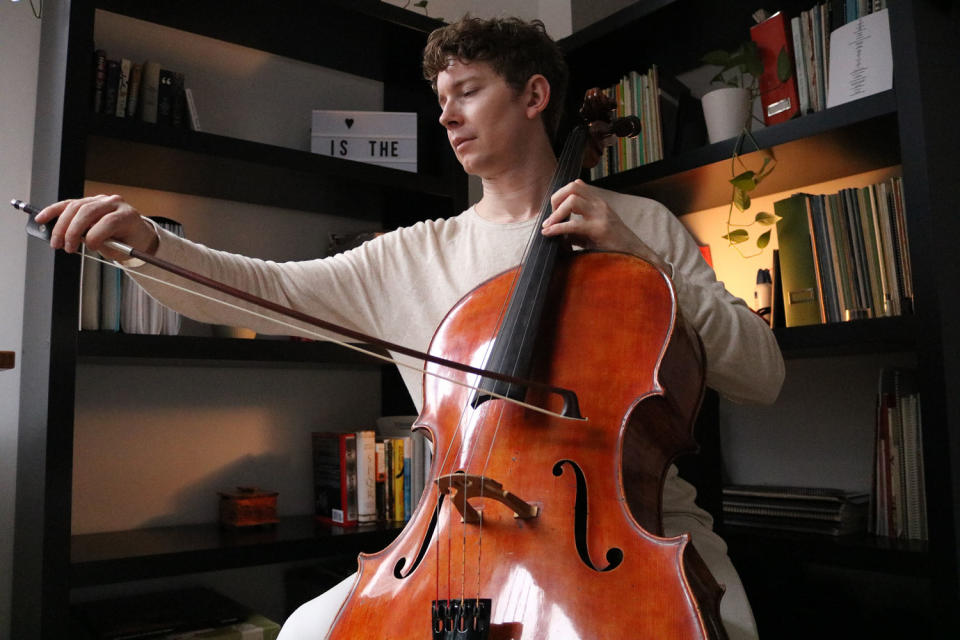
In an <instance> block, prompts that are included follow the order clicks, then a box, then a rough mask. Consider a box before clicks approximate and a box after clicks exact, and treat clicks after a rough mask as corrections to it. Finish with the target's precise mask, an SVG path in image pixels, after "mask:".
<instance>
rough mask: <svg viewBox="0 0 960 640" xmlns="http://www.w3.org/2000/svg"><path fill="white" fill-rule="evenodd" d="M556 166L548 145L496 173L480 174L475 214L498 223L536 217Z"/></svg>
mask: <svg viewBox="0 0 960 640" xmlns="http://www.w3.org/2000/svg"><path fill="white" fill-rule="evenodd" d="M556 166H557V161H556V158H555V157H554V155H553V151H552V150H550V149H549V148H548V149H546V150H543V151H542V152H541V153H538V154H533V157H532V158H531V157H528V158H527V159H525V160H524V161H522V162H517V163H515V164H514V165H513V167H512V168H510V169H508V170H506V171H504V172H502V173H500V174H498V175H492V176H487V177H484V178H483V179H482V180H483V197H482V198H481V199H480V201H479V202H477V204H476V205H475V210H476V212H477V215H479V216H480V217H482V218H484V219H486V220H489V221H491V222H500V223H508V222H522V221H524V220H529V219H531V218H533V217H535V216H537V215H538V214H539V213H540V206H541V204H542V203H543V198H544V195H545V194H546V192H547V189H549V187H550V182H551V180H552V179H553V174H554V171H555V170H556Z"/></svg>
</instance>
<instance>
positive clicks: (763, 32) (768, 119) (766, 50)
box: [750, 11, 800, 126]
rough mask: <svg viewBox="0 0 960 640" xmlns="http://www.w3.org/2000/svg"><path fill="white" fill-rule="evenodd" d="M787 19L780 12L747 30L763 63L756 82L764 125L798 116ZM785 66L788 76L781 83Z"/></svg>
mask: <svg viewBox="0 0 960 640" xmlns="http://www.w3.org/2000/svg"><path fill="white" fill-rule="evenodd" d="M791 30H792V27H790V26H789V25H788V23H787V19H786V16H784V14H783V13H782V12H780V11H778V12H777V13H775V14H773V15H772V16H770V17H769V18H767V19H766V20H764V21H763V22H760V23H759V24H755V25H753V26H752V27H750V39H751V40H753V41H754V42H755V43H756V44H757V53H758V54H759V55H760V62H761V63H762V64H763V73H762V74H761V75H760V77H759V78H758V79H757V81H758V84H759V89H760V104H761V106H762V108H763V122H764V124H766V125H767V126H770V125H773V124H777V123H779V122H784V121H786V120H789V119H790V118H792V117H794V116H796V115H798V114H799V113H800V97H799V95H798V92H797V77H796V74H795V73H794V71H793V70H794V69H795V67H796V65H795V64H794V61H793V56H794V54H793V42H792V40H791ZM783 65H786V66H787V68H788V70H789V72H790V75H789V77H788V78H787V79H786V80H784V81H781V80H780V78H781V77H782V69H781V67H782V66H783Z"/></svg>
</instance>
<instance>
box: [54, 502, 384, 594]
mask: <svg viewBox="0 0 960 640" xmlns="http://www.w3.org/2000/svg"><path fill="white" fill-rule="evenodd" d="M399 532H400V529H399V528H397V527H396V526H394V525H387V524H383V523H379V524H371V525H361V526H357V527H335V526H329V525H325V524H321V523H318V522H316V521H315V520H314V518H313V516H292V517H285V518H281V519H280V522H279V523H278V524H276V525H273V526H269V527H256V528H252V529H250V530H243V529H237V530H234V529H225V528H223V527H220V526H219V525H217V524H200V525H181V526H173V527H154V528H147V529H133V530H129V531H112V532H108V533H90V534H82V535H74V536H71V538H70V586H71V587H72V588H77V587H89V586H93V585H100V584H110V583H116V582H124V581H128V580H143V579H149V578H159V577H164V576H175V575H184V574H191V573H198V572H202V571H215V570H221V569H233V568H238V567H249V566H255V565H263V564H273V563H278V562H290V561H296V560H309V559H312V558H322V557H324V556H330V555H340V554H353V553H360V552H367V553H370V552H374V551H379V550H381V549H383V548H384V547H386V546H387V545H388V544H389V543H390V542H391V541H392V540H393V539H394V538H395V537H396V535H397V534H398V533H399Z"/></svg>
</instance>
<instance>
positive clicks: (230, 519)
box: [218, 487, 280, 527]
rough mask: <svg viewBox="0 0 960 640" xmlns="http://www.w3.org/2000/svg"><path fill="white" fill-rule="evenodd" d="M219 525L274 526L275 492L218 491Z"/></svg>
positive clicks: (251, 490)
mask: <svg viewBox="0 0 960 640" xmlns="http://www.w3.org/2000/svg"><path fill="white" fill-rule="evenodd" d="M218 493H219V494H220V524H222V525H223V526H225V527H255V526H258V525H264V524H276V523H277V522H279V520H278V519H277V496H278V495H280V494H279V493H278V492H276V491H260V490H259V489H258V488H257V487H237V490H236V491H229V492H228V491H219V492H218Z"/></svg>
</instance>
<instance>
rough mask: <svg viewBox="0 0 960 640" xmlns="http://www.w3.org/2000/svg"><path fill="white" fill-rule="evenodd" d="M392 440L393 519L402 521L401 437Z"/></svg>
mask: <svg viewBox="0 0 960 640" xmlns="http://www.w3.org/2000/svg"><path fill="white" fill-rule="evenodd" d="M392 442H393V460H392V462H393V465H392V470H391V473H392V482H391V484H392V485H393V519H394V520H395V521H397V522H402V521H403V520H405V519H406V512H405V511H404V500H403V485H404V482H403V456H404V454H403V438H394V439H393V440H392Z"/></svg>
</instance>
